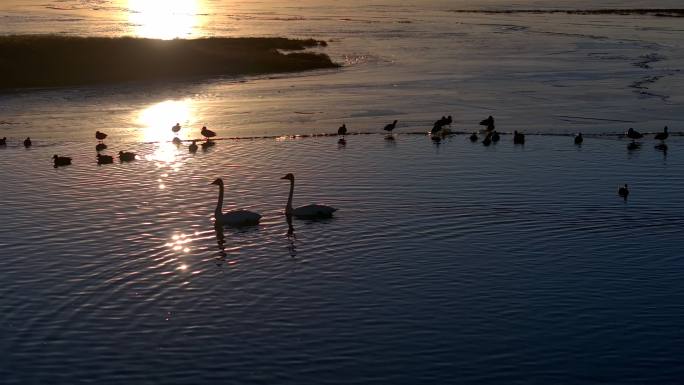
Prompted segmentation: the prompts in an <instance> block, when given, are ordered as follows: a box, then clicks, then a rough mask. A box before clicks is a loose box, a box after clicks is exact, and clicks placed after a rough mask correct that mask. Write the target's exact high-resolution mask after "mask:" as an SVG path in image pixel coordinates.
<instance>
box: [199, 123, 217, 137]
mask: <svg viewBox="0 0 684 385" xmlns="http://www.w3.org/2000/svg"><path fill="white" fill-rule="evenodd" d="M200 133H201V134H202V136H203V137H205V138H213V137H215V136H216V133H215V132H214V131H212V130H210V129H208V128H207V126H203V127H202V131H200Z"/></svg>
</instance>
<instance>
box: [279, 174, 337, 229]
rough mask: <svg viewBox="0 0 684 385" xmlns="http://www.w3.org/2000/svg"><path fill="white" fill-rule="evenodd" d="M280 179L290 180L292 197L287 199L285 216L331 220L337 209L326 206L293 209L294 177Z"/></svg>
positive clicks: (286, 176)
mask: <svg viewBox="0 0 684 385" xmlns="http://www.w3.org/2000/svg"><path fill="white" fill-rule="evenodd" d="M280 179H288V180H289V181H290V196H289V197H288V198H287V205H286V206H285V215H293V216H295V217H297V218H310V219H313V218H330V217H332V215H333V213H334V212H335V211H337V209H336V208H334V207H330V206H326V205H306V206H301V207H297V208H292V195H294V175H292V174H287V175H285V176H284V177H282V178H280Z"/></svg>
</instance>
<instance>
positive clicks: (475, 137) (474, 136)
mask: <svg viewBox="0 0 684 385" xmlns="http://www.w3.org/2000/svg"><path fill="white" fill-rule="evenodd" d="M470 141H471V142H473V143H475V142H477V134H476V133H474V132H473V134H472V135H470Z"/></svg>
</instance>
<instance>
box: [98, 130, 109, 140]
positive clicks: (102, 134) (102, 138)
mask: <svg viewBox="0 0 684 385" xmlns="http://www.w3.org/2000/svg"><path fill="white" fill-rule="evenodd" d="M95 139H97V140H99V141H100V142H102V141H103V140H105V139H107V134H105V133H104V132H100V131H95Z"/></svg>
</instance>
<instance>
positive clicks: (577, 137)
mask: <svg viewBox="0 0 684 385" xmlns="http://www.w3.org/2000/svg"><path fill="white" fill-rule="evenodd" d="M582 142H584V138H583V137H582V133H581V132H580V133H579V134H577V136H576V137H575V144H582Z"/></svg>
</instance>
